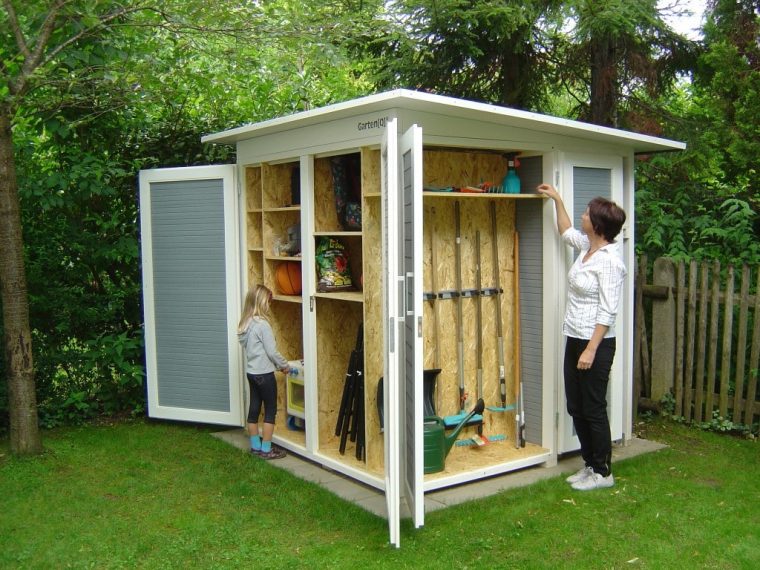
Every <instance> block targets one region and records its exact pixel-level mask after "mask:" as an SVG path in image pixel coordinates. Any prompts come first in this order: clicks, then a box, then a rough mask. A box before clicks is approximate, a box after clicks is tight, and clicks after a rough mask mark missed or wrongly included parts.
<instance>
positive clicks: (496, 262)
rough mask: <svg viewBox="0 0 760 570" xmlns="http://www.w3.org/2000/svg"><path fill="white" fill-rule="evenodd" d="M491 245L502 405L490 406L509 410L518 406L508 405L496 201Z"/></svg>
mask: <svg viewBox="0 0 760 570" xmlns="http://www.w3.org/2000/svg"><path fill="white" fill-rule="evenodd" d="M491 247H492V251H493V272H494V276H495V279H496V334H497V335H498V339H497V340H498V351H499V394H500V395H501V406H488V408H487V409H488V410H490V411H492V412H508V411H510V410H514V409H515V408H516V405H515V404H510V405H509V406H507V379H506V372H505V370H506V359H505V358H504V327H503V324H502V320H501V295H502V290H501V282H500V275H499V244H498V233H497V230H496V202H493V201H492V202H491Z"/></svg>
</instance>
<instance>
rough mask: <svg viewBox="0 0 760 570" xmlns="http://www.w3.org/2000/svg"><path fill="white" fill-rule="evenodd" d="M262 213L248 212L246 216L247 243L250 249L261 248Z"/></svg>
mask: <svg viewBox="0 0 760 570" xmlns="http://www.w3.org/2000/svg"><path fill="white" fill-rule="evenodd" d="M261 225H262V224H261V212H260V211H259V212H248V213H247V214H246V241H247V245H248V249H254V248H260V247H261V243H262V242H261V232H262V227H261Z"/></svg>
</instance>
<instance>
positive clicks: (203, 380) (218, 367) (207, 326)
mask: <svg viewBox="0 0 760 570" xmlns="http://www.w3.org/2000/svg"><path fill="white" fill-rule="evenodd" d="M206 168H209V169H211V168H216V169H218V168H220V167H206ZM187 170H191V171H195V172H196V173H197V172H198V170H197V169H187ZM148 172H158V173H165V172H166V171H148ZM200 172H203V170H201V171H200ZM212 173H213V171H212ZM230 180H232V178H231V177H230V179H229V180H227V181H225V179H224V178H223V177H210V178H200V179H192V180H154V181H150V182H146V183H142V180H141V210H142V212H141V219H142V239H143V281H144V299H145V314H146V357H147V358H146V360H147V363H148V370H147V372H148V388H149V389H148V408H149V414H150V416H151V417H158V418H166V419H180V420H188V421H202V422H206V423H221V424H230V425H234V424H239V423H240V416H241V413H240V410H239V408H240V398H239V392H240V390H239V382H240V372H239V370H238V369H237V366H238V365H239V364H238V363H239V360H238V359H237V358H236V351H239V349H238V348H237V347H232V348H231V346H230V344H231V343H232V342H234V334H233V332H232V331H234V329H235V327H236V323H235V322H234V319H233V318H232V315H234V314H235V313H236V310H233V307H237V305H238V304H239V302H240V301H239V298H238V295H237V294H236V291H237V272H235V271H232V272H230V267H231V266H232V264H231V263H230V256H231V255H232V252H230V251H229V250H230V249H234V246H233V244H234V243H235V241H236V240H235V239H231V237H233V236H230V234H231V233H232V234H235V235H236V231H235V228H234V225H232V224H234V221H233V220H234V215H230V213H231V211H232V210H233V209H234V208H233V207H232V203H231V202H234V184H230ZM225 185H226V186H228V187H225ZM231 246H233V247H231ZM230 273H232V274H230Z"/></svg>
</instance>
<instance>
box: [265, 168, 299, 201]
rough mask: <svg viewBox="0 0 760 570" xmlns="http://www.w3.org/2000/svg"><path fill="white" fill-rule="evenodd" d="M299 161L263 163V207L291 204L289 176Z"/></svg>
mask: <svg viewBox="0 0 760 570" xmlns="http://www.w3.org/2000/svg"><path fill="white" fill-rule="evenodd" d="M298 165H299V163H297V162H292V163H287V164H264V165H263V166H262V170H261V178H262V187H263V192H264V202H263V205H264V208H284V207H286V206H290V205H292V204H291V202H292V200H291V193H290V178H291V173H292V171H293V168H295V167H297V166H298Z"/></svg>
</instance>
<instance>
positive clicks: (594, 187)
mask: <svg viewBox="0 0 760 570" xmlns="http://www.w3.org/2000/svg"><path fill="white" fill-rule="evenodd" d="M573 192H574V199H573V226H575V227H576V228H578V229H580V227H581V215H582V214H583V212H585V211H586V206H588V203H589V202H590V201H591V200H592V199H593V198H596V197H597V196H601V197H603V198H607V199H608V200H611V199H612V171H611V170H610V169H609V168H589V167H585V166H574V167H573Z"/></svg>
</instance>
